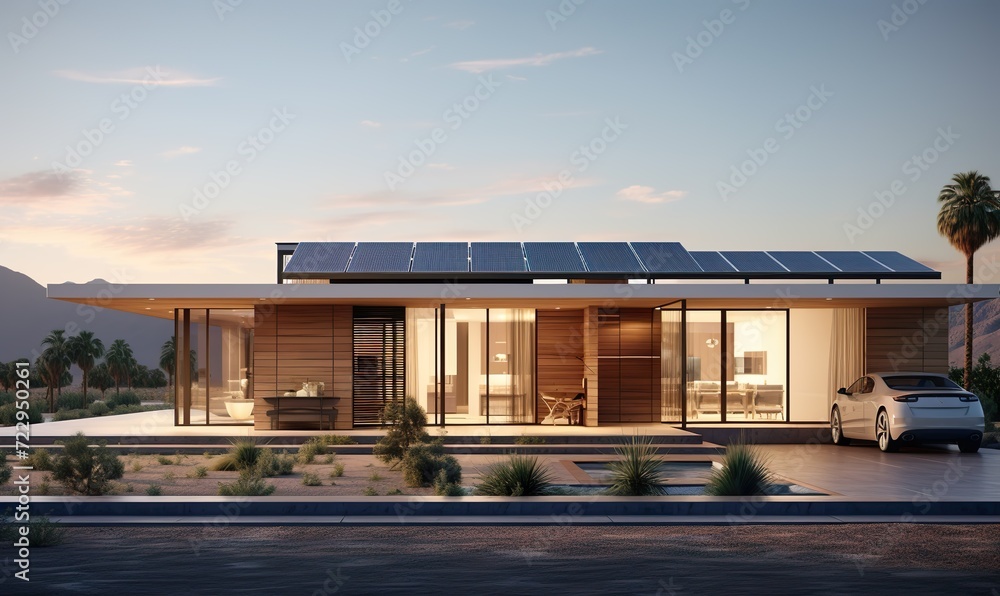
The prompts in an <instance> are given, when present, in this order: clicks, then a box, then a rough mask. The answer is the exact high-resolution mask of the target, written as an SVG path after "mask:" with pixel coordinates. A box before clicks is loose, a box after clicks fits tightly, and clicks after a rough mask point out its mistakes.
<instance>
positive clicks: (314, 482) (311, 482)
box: [302, 472, 323, 486]
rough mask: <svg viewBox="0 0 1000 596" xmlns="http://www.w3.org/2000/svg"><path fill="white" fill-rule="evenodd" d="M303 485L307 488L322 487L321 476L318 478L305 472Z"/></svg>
mask: <svg viewBox="0 0 1000 596" xmlns="http://www.w3.org/2000/svg"><path fill="white" fill-rule="evenodd" d="M302 484H304V485H306V486H320V485H321V484H323V483H322V482H321V481H320V479H319V476H317V475H316V474H313V473H311V472H305V473H304V474H302Z"/></svg>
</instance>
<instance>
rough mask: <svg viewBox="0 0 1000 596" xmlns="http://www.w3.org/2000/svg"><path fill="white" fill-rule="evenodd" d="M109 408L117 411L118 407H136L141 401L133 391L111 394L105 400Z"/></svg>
mask: <svg viewBox="0 0 1000 596" xmlns="http://www.w3.org/2000/svg"><path fill="white" fill-rule="evenodd" d="M106 403H107V404H108V407H109V408H112V409H117V408H119V407H120V406H138V405H141V404H142V400H141V399H139V396H138V395H136V393H135V392H134V391H122V392H121V393H118V394H112V395H111V396H110V397H108V399H107V400H106Z"/></svg>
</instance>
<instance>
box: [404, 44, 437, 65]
mask: <svg viewBox="0 0 1000 596" xmlns="http://www.w3.org/2000/svg"><path fill="white" fill-rule="evenodd" d="M433 49H434V46H431V47H429V48H424V49H422V50H417V51H416V52H413V53H412V54H410V55H409V56H407V57H405V58H400V59H399V61H400V62H409V61H410V60H412V59H413V58H417V57H419V56H423V55H424V54H429V53H430V52H431V51H432V50H433Z"/></svg>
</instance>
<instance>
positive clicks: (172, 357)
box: [160, 336, 177, 385]
mask: <svg viewBox="0 0 1000 596" xmlns="http://www.w3.org/2000/svg"><path fill="white" fill-rule="evenodd" d="M176 361H177V338H176V337H175V336H170V339H168V340H167V341H165V342H163V347H161V348H160V368H162V369H163V372H165V373H167V385H173V384H174V366H175V364H176Z"/></svg>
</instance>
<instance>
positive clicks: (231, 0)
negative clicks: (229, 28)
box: [212, 0, 243, 23]
mask: <svg viewBox="0 0 1000 596" xmlns="http://www.w3.org/2000/svg"><path fill="white" fill-rule="evenodd" d="M240 6H243V0H212V8H213V9H214V10H215V16H217V17H219V22H220V23H222V22H224V21H225V20H226V15H228V14H229V13H231V12H236V9H237V8H239V7H240Z"/></svg>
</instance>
